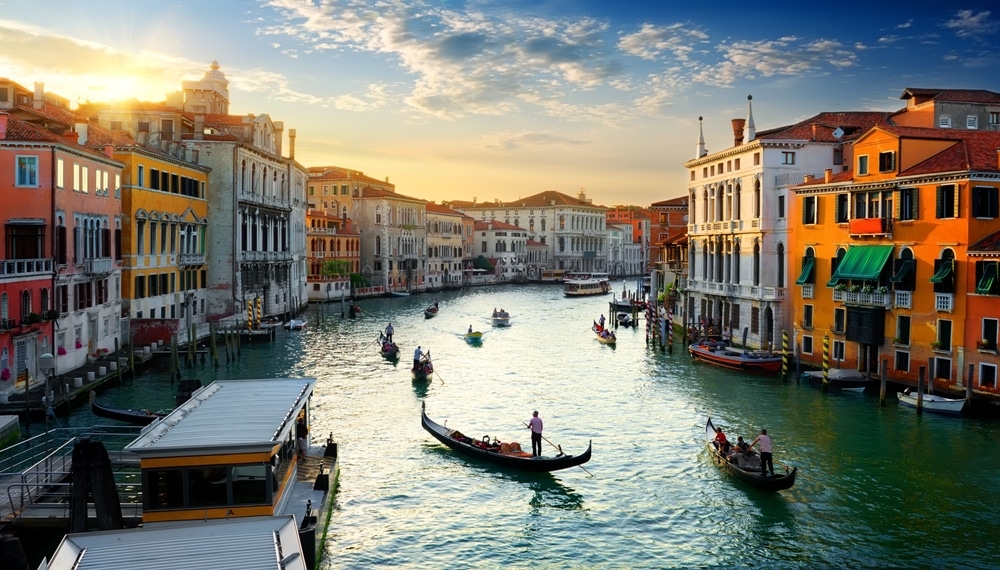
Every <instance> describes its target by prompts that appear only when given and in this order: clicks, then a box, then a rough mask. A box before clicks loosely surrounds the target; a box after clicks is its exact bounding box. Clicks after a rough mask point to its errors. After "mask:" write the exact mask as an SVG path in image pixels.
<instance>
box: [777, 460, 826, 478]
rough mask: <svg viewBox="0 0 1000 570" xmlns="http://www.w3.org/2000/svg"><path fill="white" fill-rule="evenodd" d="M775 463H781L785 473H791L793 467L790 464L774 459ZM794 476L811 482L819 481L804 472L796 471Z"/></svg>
mask: <svg viewBox="0 0 1000 570" xmlns="http://www.w3.org/2000/svg"><path fill="white" fill-rule="evenodd" d="M773 460H774V458H772V461H773ZM775 463H777V464H778V465H781V466H782V467H784V468H785V471H786V472H787V473H791V472H792V469H793V467H792V466H791V465H789V464H787V463H785V462H783V461H775ZM795 476H796V477H803V478H805V479H808V480H810V481H812V482H813V483H818V482H819V481H817V480H815V479H813V478H812V477H810V476H808V475H806V474H805V473H796V475H795Z"/></svg>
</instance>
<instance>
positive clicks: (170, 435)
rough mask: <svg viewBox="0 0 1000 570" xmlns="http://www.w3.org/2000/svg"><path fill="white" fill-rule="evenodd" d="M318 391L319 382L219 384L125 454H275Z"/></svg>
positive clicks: (199, 393)
mask: <svg viewBox="0 0 1000 570" xmlns="http://www.w3.org/2000/svg"><path fill="white" fill-rule="evenodd" d="M315 385H316V379H315V378H269V379H260V380H219V381H216V382H213V383H211V384H209V385H208V386H205V387H204V388H202V389H200V390H198V391H197V392H195V394H194V395H193V396H191V399H190V400H188V401H187V402H185V403H184V404H182V405H181V406H180V407H178V408H177V409H175V410H174V411H172V412H170V414H168V415H167V416H166V417H165V418H163V419H162V420H160V421H157V422H154V423H152V424H150V425H149V426H148V427H147V428H146V429H145V430H143V433H142V435H140V436H139V437H137V438H136V439H135V440H134V441H132V443H130V444H128V445H127V446H126V447H125V449H127V450H129V451H132V452H134V453H135V454H136V455H138V456H140V458H141V457H154V456H155V457H187V456H195V455H212V454H219V453H239V452H255V451H256V452H259V451H270V450H271V449H272V448H273V447H274V446H275V445H277V444H279V443H281V442H282V441H283V435H282V434H283V433H287V432H288V431H289V430H290V429H291V428H292V427H294V426H293V425H292V423H293V422H294V421H295V414H296V413H297V412H298V410H300V409H302V408H303V407H304V406H305V404H306V401H307V400H308V399H309V397H310V396H311V395H312V392H313V389H314V388H315Z"/></svg>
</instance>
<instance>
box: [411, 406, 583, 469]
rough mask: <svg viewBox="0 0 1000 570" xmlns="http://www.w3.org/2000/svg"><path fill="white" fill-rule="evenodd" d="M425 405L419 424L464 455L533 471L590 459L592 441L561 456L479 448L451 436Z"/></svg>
mask: <svg viewBox="0 0 1000 570" xmlns="http://www.w3.org/2000/svg"><path fill="white" fill-rule="evenodd" d="M425 406H426V405H425ZM425 406H422V407H421V411H420V424H421V425H422V426H423V428H424V429H425V430H427V432H428V433H430V434H431V435H433V436H434V438H435V439H437V440H438V441H440V442H441V443H443V444H444V445H446V446H448V447H449V448H451V449H452V450H454V451H457V452H459V453H461V454H462V455H465V456H466V457H472V458H475V459H479V460H482V461H486V462H489V463H493V464H495V465H500V466H502V467H506V468H509V469H516V470H518V471H530V472H535V473H544V472H548V471H557V470H559V469H568V468H570V467H576V466H577V465H583V464H584V463H586V462H588V461H590V455H591V446H592V443H588V444H587V450H586V451H584V452H583V453H581V454H580V455H563V456H561V457H559V456H557V457H518V456H515V455H503V454H501V453H498V452H496V451H488V450H486V449H481V448H479V447H476V446H474V445H470V444H467V443H464V442H463V441H460V440H458V439H455V438H454V437H452V434H454V433H456V432H455V430H451V429H448V428H446V427H444V426H442V425H440V424H438V423H436V422H435V421H433V420H431V419H430V418H429V417H427V411H426V409H424V407H425Z"/></svg>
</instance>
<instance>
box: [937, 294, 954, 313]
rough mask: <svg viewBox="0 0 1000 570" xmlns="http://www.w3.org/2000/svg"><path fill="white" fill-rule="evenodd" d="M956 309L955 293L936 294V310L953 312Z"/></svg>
mask: <svg viewBox="0 0 1000 570" xmlns="http://www.w3.org/2000/svg"><path fill="white" fill-rule="evenodd" d="M954 309H955V295H953V294H951V293H935V294H934V310H935V311H945V312H948V313H950V312H952V311H953V310H954Z"/></svg>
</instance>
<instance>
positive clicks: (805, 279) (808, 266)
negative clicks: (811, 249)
mask: <svg viewBox="0 0 1000 570" xmlns="http://www.w3.org/2000/svg"><path fill="white" fill-rule="evenodd" d="M815 265H816V258H815V257H807V258H806V259H805V261H804V262H803V263H802V273H800V274H799V278H798V279H796V280H795V284H796V285H805V284H807V283H811V282H812V271H813V267H815Z"/></svg>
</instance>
